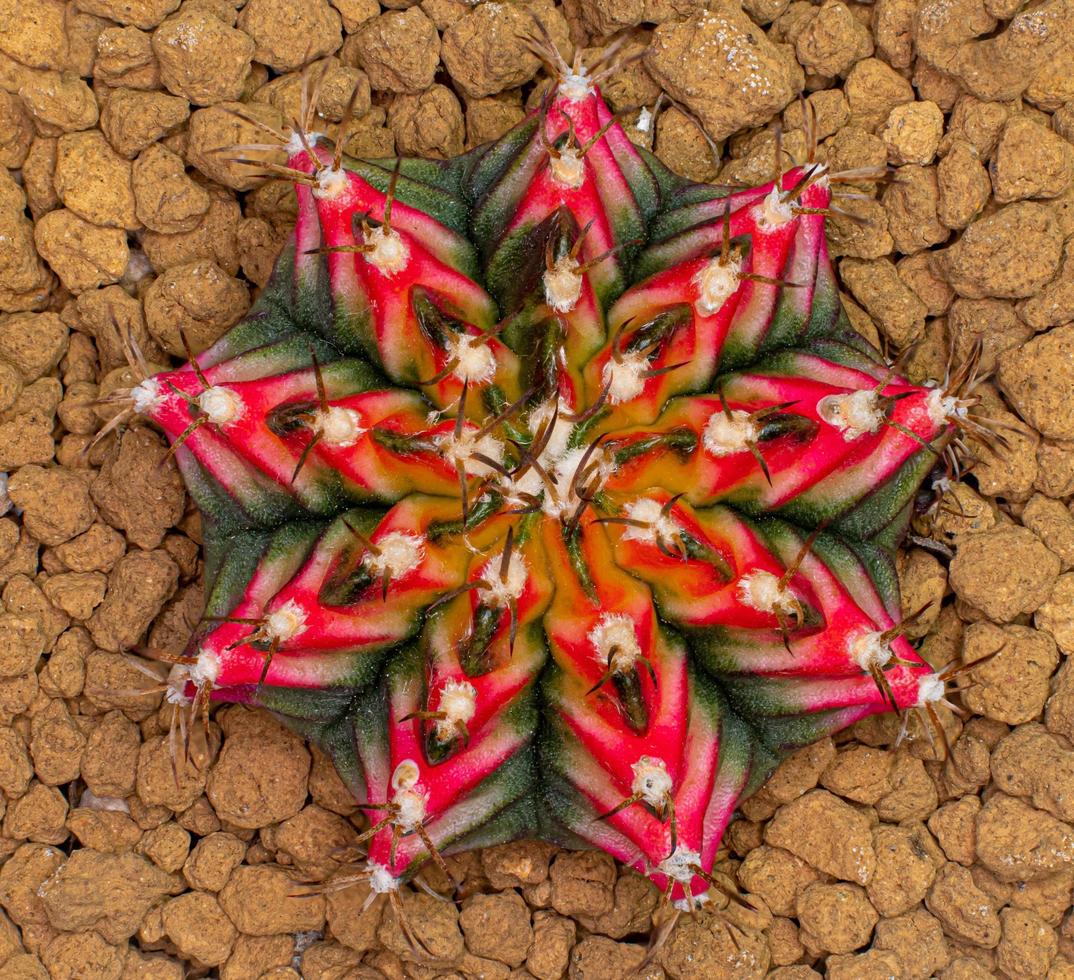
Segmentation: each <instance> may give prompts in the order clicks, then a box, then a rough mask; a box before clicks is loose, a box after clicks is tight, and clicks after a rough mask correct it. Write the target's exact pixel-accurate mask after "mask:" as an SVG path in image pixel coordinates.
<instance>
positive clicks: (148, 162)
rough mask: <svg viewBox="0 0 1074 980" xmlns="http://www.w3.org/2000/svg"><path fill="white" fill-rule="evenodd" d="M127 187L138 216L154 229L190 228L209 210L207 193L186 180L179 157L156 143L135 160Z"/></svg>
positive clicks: (174, 229)
mask: <svg viewBox="0 0 1074 980" xmlns="http://www.w3.org/2000/svg"><path fill="white" fill-rule="evenodd" d="M131 186H132V187H133V190H134V198H135V202H136V209H137V214H138V219H139V220H140V221H141V222H142V224H144V225H145V226H146V227H147V228H152V229H153V230H154V231H159V232H164V233H169V232H179V231H193V230H194V228H196V227H197V226H198V222H199V220H200V218H201V216H202V215H203V214H205V212H206V211H208V210H209V194H208V192H207V191H206V190H205V188H203V187H202V186H201V185H200V184H196V183H195V182H194V181H192V180H191V179H190V177H189V176H188V175H187V172H186V167H185V166H184V164H183V160H182V158H181V157H179V156H177V155H176V154H174V153H172V152H171V151H170V150H167V149H165V148H164V147H163V146H161V145H160V144H159V143H154V144H153V145H152V146H150V147H147V148H146V149H145V150H143V151H142V153H141V154H140V155H139V157H138V159H137V160H135V162H134V168H133V172H132V176H131Z"/></svg>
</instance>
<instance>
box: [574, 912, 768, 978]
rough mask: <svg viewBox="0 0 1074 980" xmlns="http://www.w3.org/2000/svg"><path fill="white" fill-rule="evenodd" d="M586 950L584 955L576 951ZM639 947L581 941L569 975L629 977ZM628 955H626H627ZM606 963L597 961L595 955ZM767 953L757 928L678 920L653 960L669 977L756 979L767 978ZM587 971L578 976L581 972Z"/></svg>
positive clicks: (706, 919)
mask: <svg viewBox="0 0 1074 980" xmlns="http://www.w3.org/2000/svg"><path fill="white" fill-rule="evenodd" d="M583 949H584V950H585V956H584V958H583V956H582V955H581V953H580V951H582V950H583ZM642 949H643V947H641V946H639V945H634V944H629V945H628V944H625V943H620V944H612V943H610V942H609V941H608V940H603V941H601V942H598V937H596V936H592V937H590V938H588V939H583V940H582V942H580V943H579V944H578V945H577V946H575V947H574V952H573V953H572V955H571V974H570V975H571V976H575V977H577V976H585V977H589V976H593V977H599V978H601V980H615V978H617V977H621V976H624V975H627V976H629V975H630V974H629V972H627V971H628V970H629V965H630V963H631V960H633V959H634V957H635V952H634V951H635V950H642ZM628 951H629V952H628ZM602 952H603V953H604V954H605V955H606V957H607V958H606V959H604V960H602V959H601V956H600V954H601V953H602ZM770 961H771V953H770V952H769V949H768V943H767V942H766V941H765V937H764V933H763V932H761V931H759V930H758V929H756V928H753V929H750V930H749V931H744V930H742V929H741V928H739V927H738V926H737V925H733V924H732V923H731V922H730V921H728V920H726V919H724V918H722V917H719V916H716V915H704V914H703V915H699V916H697V917H695V916H681V917H680V919H679V921H678V923H677V924H676V926H675V928H674V929H673V930H672V933H671V935H670V936H669V937H668V941H667V943H666V944H665V945H664V948H663V949H661V951H660V953H659V954H658V957H657V962H658V963H660V964H661V965H662V966H663V967H664V970H665V971H666V973H667V975H668V976H672V977H688V976H691V975H693V976H698V977H713V978H716V977H720V978H728V980H729V978H732V977H734V978H742V980H761V978H762V977H765V976H766V975H767V974H768V966H769V963H770ZM582 966H588V967H589V970H588V971H587V972H585V973H582V971H581V967H582ZM653 969H654V967H653V966H652V965H650V966H649V967H648V971H649V972H638V973H635V974H634V976H635V977H639V978H645V980H659V978H660V977H661V976H662V974H660V973H656V972H652V971H653Z"/></svg>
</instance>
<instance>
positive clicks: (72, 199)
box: [54, 130, 140, 230]
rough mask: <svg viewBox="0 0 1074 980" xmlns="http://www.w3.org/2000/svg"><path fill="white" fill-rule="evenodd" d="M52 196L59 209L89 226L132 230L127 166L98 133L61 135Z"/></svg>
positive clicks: (134, 225)
mask: <svg viewBox="0 0 1074 980" xmlns="http://www.w3.org/2000/svg"><path fill="white" fill-rule="evenodd" d="M54 181H55V184H56V193H57V194H59V198H60V200H61V201H62V202H63V205H64V206H66V207H68V208H70V210H71V211H72V212H74V213H75V214H76V215H78V217H81V218H85V219H86V220H87V221H89V222H90V224H92V225H100V226H103V227H105V228H122V229H127V230H133V229H136V228H139V227H140V222H139V219H137V216H136V215H135V214H134V193H133V191H132V190H131V165H130V163H129V162H127V160H125V159H124V158H122V157H120V156H119V155H118V154H117V153H116V152H115V150H114V149H113V148H112V147H111V146H110V145H108V143H107V141H106V140H105V139H104V136H103V135H102V134H101V133H100V132H99V131H96V130H95V131H92V132H81V133H64V134H63V135H62V136H60V139H59V141H58V142H57V146H56V173H55V177H54Z"/></svg>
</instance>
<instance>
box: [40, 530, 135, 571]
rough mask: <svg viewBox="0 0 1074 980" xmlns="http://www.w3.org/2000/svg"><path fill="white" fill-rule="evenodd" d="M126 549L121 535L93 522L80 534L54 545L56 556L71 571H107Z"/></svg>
mask: <svg viewBox="0 0 1074 980" xmlns="http://www.w3.org/2000/svg"><path fill="white" fill-rule="evenodd" d="M126 550H127V547H126V543H125V542H124V540H123V536H122V535H121V534H119V533H118V532H116V531H115V530H113V529H112V528H110V527H109V526H108V525H107V524H102V523H100V522H95V523H94V524H91V525H90V526H89V527H88V528H87V529H86V530H85V531H84V532H83V533H82V534H79V535H76V536H75V537H73V538H71V539H70V540H69V541H65V542H63V544H61V545H58V546H57V547H56V556H57V557H58V558H59V559H60V561H62V562H63V564H64V565H65V566H66V567H67V568H68V569H70V570H71V571H72V572H95V571H99V572H108V571H110V570H111V569H112V567H113V566H114V565H115V563H116V562H117V561H119V559H120V558H122V557H123V554H124V552H125V551H126Z"/></svg>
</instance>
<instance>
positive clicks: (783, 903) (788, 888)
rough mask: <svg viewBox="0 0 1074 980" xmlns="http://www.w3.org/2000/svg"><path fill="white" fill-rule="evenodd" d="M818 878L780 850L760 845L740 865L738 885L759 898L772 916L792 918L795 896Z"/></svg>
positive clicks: (809, 869) (796, 858) (787, 853)
mask: <svg viewBox="0 0 1074 980" xmlns="http://www.w3.org/2000/svg"><path fill="white" fill-rule="evenodd" d="M819 877H820V875H819V874H818V873H817V872H816V871H815V870H814V869H813V868H812V867H811V866H810V865H808V864H806V862H805V861H803V860H802V859H801V858H799V857H796V856H795V855H793V854H791V853H790V852H789V851H786V850H784V849H783V848H781V847H770V846H768V845H767V844H762V845H761V846H760V847H758V848H755V849H754V850H752V851H751V852H750V853H749V854H747V855H746V858H745V860H744V861H743V862H742V864H741V865H739V868H738V880H739V883H740V884H741V885H742V887H743V888H745V889H746V890H747V891H748V892H750V893H752V894H754V895H759V896H760V897H761V898H763V899H764V901H765V904H766V905H767V906H768V908H769V909H770V910H771V912H772V914H773V915H784V916H793V915H795V914H796V913H795V904H796V902H797V899H798V896H799V895H800V894H801V893H802V892H803V891H804V890H805V889H806V888H807V887H809V885H811V884H813V883H814V882H815V881H817V880H818V879H819Z"/></svg>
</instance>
